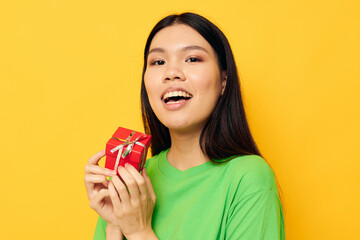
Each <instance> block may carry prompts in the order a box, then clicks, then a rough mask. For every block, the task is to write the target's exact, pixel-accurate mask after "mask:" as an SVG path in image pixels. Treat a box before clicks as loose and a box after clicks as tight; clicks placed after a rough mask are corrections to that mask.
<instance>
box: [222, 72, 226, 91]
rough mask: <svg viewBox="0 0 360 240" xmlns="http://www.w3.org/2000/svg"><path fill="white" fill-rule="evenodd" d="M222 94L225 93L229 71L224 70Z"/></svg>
mask: <svg viewBox="0 0 360 240" xmlns="http://www.w3.org/2000/svg"><path fill="white" fill-rule="evenodd" d="M221 76H222V77H221V95H223V93H224V91H225V87H226V81H227V72H226V71H223V72H222V74H221Z"/></svg>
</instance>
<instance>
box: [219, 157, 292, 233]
mask: <svg viewBox="0 0 360 240" xmlns="http://www.w3.org/2000/svg"><path fill="white" fill-rule="evenodd" d="M234 163H236V162H234ZM238 163H239V164H242V165H240V166H238V168H237V169H242V170H241V171H240V170H238V172H239V173H238V174H237V175H235V176H236V177H237V178H236V179H237V180H235V181H233V182H234V183H235V187H234V188H233V189H235V190H234V198H233V201H232V203H231V205H230V208H229V212H228V216H227V222H226V239H252V240H263V239H264V240H283V239H285V233H284V219H283V212H282V206H281V201H280V199H279V195H278V191H277V186H276V181H275V175H274V172H273V171H272V169H271V168H270V167H269V165H268V164H267V163H266V162H265V161H264V160H263V159H262V158H260V157H255V156H249V157H248V158H247V161H243V162H238Z"/></svg>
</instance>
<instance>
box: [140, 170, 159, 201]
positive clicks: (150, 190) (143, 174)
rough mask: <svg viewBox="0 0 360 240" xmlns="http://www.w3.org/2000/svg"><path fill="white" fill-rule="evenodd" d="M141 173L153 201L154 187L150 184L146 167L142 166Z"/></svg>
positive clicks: (154, 196)
mask: <svg viewBox="0 0 360 240" xmlns="http://www.w3.org/2000/svg"><path fill="white" fill-rule="evenodd" d="M141 175H142V176H143V177H144V180H145V183H146V187H147V190H148V192H149V194H150V196H151V199H152V200H153V201H154V202H155V200H156V195H155V191H154V188H153V186H152V183H151V180H150V178H149V176H148V175H147V172H146V169H145V168H143V170H142V173H141Z"/></svg>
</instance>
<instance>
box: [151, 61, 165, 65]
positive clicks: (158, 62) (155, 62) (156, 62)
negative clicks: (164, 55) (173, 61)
mask: <svg viewBox="0 0 360 240" xmlns="http://www.w3.org/2000/svg"><path fill="white" fill-rule="evenodd" d="M164 64H165V61H163V60H156V61H153V62H151V63H150V65H164Z"/></svg>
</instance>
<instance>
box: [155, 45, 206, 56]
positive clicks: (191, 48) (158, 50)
mask: <svg viewBox="0 0 360 240" xmlns="http://www.w3.org/2000/svg"><path fill="white" fill-rule="evenodd" d="M193 49H195V50H201V51H204V52H206V53H209V52H208V51H207V50H206V49H205V48H203V47H200V46H197V45H190V46H186V47H183V48H182V49H181V51H183V52H184V51H188V50H193ZM152 52H160V53H164V52H165V49H163V48H153V49H151V50H150V51H149V53H148V54H150V53H152Z"/></svg>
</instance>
